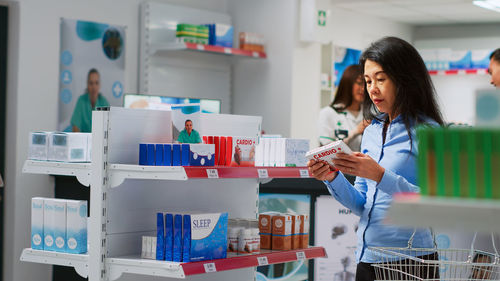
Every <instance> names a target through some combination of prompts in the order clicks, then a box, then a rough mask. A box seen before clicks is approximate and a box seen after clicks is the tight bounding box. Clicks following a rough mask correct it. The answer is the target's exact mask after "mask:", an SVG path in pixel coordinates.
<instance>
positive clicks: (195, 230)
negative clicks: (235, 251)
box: [183, 213, 228, 262]
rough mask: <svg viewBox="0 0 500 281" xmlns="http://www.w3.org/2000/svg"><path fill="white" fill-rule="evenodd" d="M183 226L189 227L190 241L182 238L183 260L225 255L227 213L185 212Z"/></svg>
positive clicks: (219, 257) (223, 256) (209, 258)
mask: <svg viewBox="0 0 500 281" xmlns="http://www.w3.org/2000/svg"><path fill="white" fill-rule="evenodd" d="M184 217H185V218H186V219H185V220H184V227H190V232H191V243H187V242H186V240H184V242H185V243H184V250H185V251H188V249H189V251H188V253H184V254H183V261H184V262H188V261H202V260H212V259H223V258H226V257H227V228H228V227H227V223H228V221H227V218H228V214H227V213H210V214H186V215H184Z"/></svg>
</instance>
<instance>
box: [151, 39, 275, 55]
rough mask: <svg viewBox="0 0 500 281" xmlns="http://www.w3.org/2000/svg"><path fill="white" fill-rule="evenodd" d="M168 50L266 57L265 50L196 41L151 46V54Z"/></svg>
mask: <svg viewBox="0 0 500 281" xmlns="http://www.w3.org/2000/svg"><path fill="white" fill-rule="evenodd" d="M168 51H195V52H202V53H211V54H217V55H227V56H234V57H247V58H257V59H265V58H266V57H267V55H266V53H265V52H256V51H246V50H241V49H236V48H229V47H221V46H214V45H203V44H196V43H179V42H175V43H165V44H156V45H153V46H151V53H152V54H157V53H160V52H168Z"/></svg>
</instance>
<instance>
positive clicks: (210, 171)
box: [207, 169, 219, 179]
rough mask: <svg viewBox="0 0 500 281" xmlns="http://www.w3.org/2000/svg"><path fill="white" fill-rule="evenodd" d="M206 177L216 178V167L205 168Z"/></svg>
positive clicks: (217, 176) (217, 174)
mask: <svg viewBox="0 0 500 281" xmlns="http://www.w3.org/2000/svg"><path fill="white" fill-rule="evenodd" d="M207 177H208V178H209V179H218V178H219V172H217V169H207Z"/></svg>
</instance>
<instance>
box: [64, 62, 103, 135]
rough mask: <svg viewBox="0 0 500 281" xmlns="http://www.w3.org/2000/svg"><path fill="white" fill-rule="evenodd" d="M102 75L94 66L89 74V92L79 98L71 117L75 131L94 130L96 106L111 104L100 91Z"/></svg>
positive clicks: (86, 131)
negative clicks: (93, 111) (93, 116)
mask: <svg viewBox="0 0 500 281" xmlns="http://www.w3.org/2000/svg"><path fill="white" fill-rule="evenodd" d="M100 89H101V81H100V75H99V72H98V71H97V69H95V68H92V69H91V70H89V73H88V75H87V92H86V93H85V94H83V95H81V96H80V97H79V98H78V101H77V102H76V105H75V110H74V111H73V116H72V117H71V126H72V127H73V132H83V133H90V132H91V131H92V110H95V109H96V107H103V106H109V102H108V101H107V100H106V98H105V97H104V96H103V95H101V94H100V93H99V90H100Z"/></svg>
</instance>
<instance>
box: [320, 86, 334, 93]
mask: <svg viewBox="0 0 500 281" xmlns="http://www.w3.org/2000/svg"><path fill="white" fill-rule="evenodd" d="M321 91H323V92H331V91H332V88H331V87H321Z"/></svg>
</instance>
